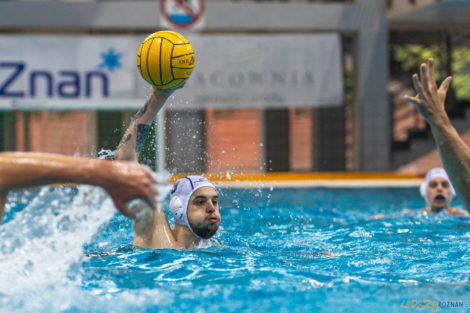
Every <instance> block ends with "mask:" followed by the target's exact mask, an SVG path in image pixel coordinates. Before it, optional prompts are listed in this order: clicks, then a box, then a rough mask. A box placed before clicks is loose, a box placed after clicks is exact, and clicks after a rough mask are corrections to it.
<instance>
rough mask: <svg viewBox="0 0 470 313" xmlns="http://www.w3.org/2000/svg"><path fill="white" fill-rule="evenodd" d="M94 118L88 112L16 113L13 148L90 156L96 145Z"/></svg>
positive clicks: (93, 115)
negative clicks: (15, 135)
mask: <svg viewBox="0 0 470 313" xmlns="http://www.w3.org/2000/svg"><path fill="white" fill-rule="evenodd" d="M94 119H95V114H94V113H89V112H66V113H61V112H47V111H42V112H33V113H29V114H28V113H21V112H20V113H17V114H16V130H17V132H16V134H17V150H18V151H36V152H50V153H59V154H65V155H80V156H90V155H91V154H93V152H94V151H92V149H94V148H95V147H96V123H95V122H94Z"/></svg>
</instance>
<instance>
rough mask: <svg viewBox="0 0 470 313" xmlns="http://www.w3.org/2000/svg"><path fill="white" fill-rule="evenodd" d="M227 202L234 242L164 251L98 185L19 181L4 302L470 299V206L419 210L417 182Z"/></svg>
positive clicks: (101, 308)
mask: <svg viewBox="0 0 470 313" xmlns="http://www.w3.org/2000/svg"><path fill="white" fill-rule="evenodd" d="M167 204H168V200H166V201H164V206H165V207H167ZM453 204H454V206H456V207H460V208H463V206H462V203H461V202H460V201H458V200H457V201H454V202H453ZM220 206H221V214H222V228H221V230H220V231H219V233H218V234H217V235H216V238H217V239H218V240H219V241H221V242H222V247H212V248H209V249H207V250H198V251H174V250H153V249H141V248H136V247H133V246H132V244H131V242H132V236H133V234H132V225H131V223H130V221H129V220H128V219H126V218H124V217H123V216H121V215H120V214H118V213H116V211H115V210H114V208H113V206H112V204H111V200H110V199H109V198H108V197H107V196H106V194H105V193H104V192H103V191H102V190H100V189H99V188H94V187H87V186H82V187H80V188H79V189H77V188H51V187H44V188H42V189H31V190H26V191H21V192H11V193H10V194H9V197H8V204H7V212H6V216H5V219H4V221H3V225H2V226H1V227H0V238H1V241H0V268H1V269H0V312H257V313H260V312H335V313H337V312H418V311H419V312H421V310H419V309H418V307H417V306H414V307H409V308H406V307H404V306H405V305H404V303H405V304H406V303H407V302H406V301H410V302H409V303H412V302H411V301H413V300H419V301H421V300H431V301H436V302H442V303H443V302H445V303H447V306H449V305H450V304H452V305H455V306H459V305H462V306H463V307H460V308H455V307H454V308H448V307H444V306H442V305H441V307H440V310H439V311H440V312H467V311H470V310H469V309H467V308H465V306H469V304H470V284H469V278H470V243H469V242H470V218H467V217H459V216H446V215H442V214H439V215H424V214H422V213H420V212H419V211H420V209H422V207H423V201H422V199H421V198H420V197H419V193H418V188H318V187H317V188H313V187H312V188H272V187H271V188H251V189H237V188H221V189H220ZM405 208H407V209H409V210H411V211H412V213H409V212H407V211H404V209H405ZM379 213H382V214H383V215H384V216H383V218H381V219H371V217H372V216H374V215H376V214H379ZM404 301H405V302H404ZM421 309H424V310H423V312H437V311H438V308H434V309H432V308H431V306H429V307H427V308H422V307H421Z"/></svg>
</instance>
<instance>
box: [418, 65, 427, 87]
mask: <svg viewBox="0 0 470 313" xmlns="http://www.w3.org/2000/svg"><path fill="white" fill-rule="evenodd" d="M419 71H420V75H421V81H420V82H421V87H422V88H428V86H429V82H428V73H427V66H426V64H425V63H422V64H421V66H420V67H419ZM423 91H424V90H423Z"/></svg>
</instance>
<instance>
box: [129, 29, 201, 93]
mask: <svg viewBox="0 0 470 313" xmlns="http://www.w3.org/2000/svg"><path fill="white" fill-rule="evenodd" d="M194 63H195V56H194V50H193V47H192V46H191V44H190V43H189V41H188V40H186V38H184V37H183V36H182V35H181V34H179V33H177V32H173V31H168V30H164V31H158V32H155V33H153V34H151V35H150V36H148V37H147V38H145V40H144V41H143V42H142V43H141V45H140V47H139V50H138V52H137V68H138V69H139V72H140V74H141V75H142V77H143V78H144V79H145V80H146V81H147V82H148V83H149V84H151V85H153V86H155V87H157V88H158V89H171V88H175V87H178V86H181V85H182V84H183V83H184V82H185V81H186V80H187V79H188V78H189V76H190V75H191V73H192V71H193V68H194Z"/></svg>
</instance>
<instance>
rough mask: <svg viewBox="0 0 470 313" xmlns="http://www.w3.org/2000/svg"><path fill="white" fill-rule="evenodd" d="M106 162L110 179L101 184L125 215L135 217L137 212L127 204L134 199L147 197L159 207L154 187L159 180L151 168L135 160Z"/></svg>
mask: <svg viewBox="0 0 470 313" xmlns="http://www.w3.org/2000/svg"><path fill="white" fill-rule="evenodd" d="M106 162H107V164H108V165H109V167H106V168H105V169H103V170H105V171H109V172H108V177H109V179H107V180H106V181H105V182H103V183H102V184H101V186H102V187H103V188H104V189H105V190H106V191H107V192H108V194H109V196H110V197H111V198H112V199H113V202H114V205H115V206H116V208H117V209H118V210H119V211H120V212H121V213H122V214H123V215H124V216H127V217H129V218H135V213H134V212H133V211H132V210H131V209H129V207H128V206H127V203H128V202H130V201H131V200H134V199H138V198H143V199H146V200H148V201H149V202H150V203H151V204H152V205H153V206H154V207H155V208H156V207H157V201H156V197H157V195H158V190H157V189H156V188H155V187H154V185H155V184H156V183H157V181H156V179H155V178H154V177H153V176H152V174H151V173H150V171H149V170H147V169H146V168H144V167H143V166H141V165H139V164H138V163H135V162H127V161H114V162H111V161H106Z"/></svg>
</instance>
